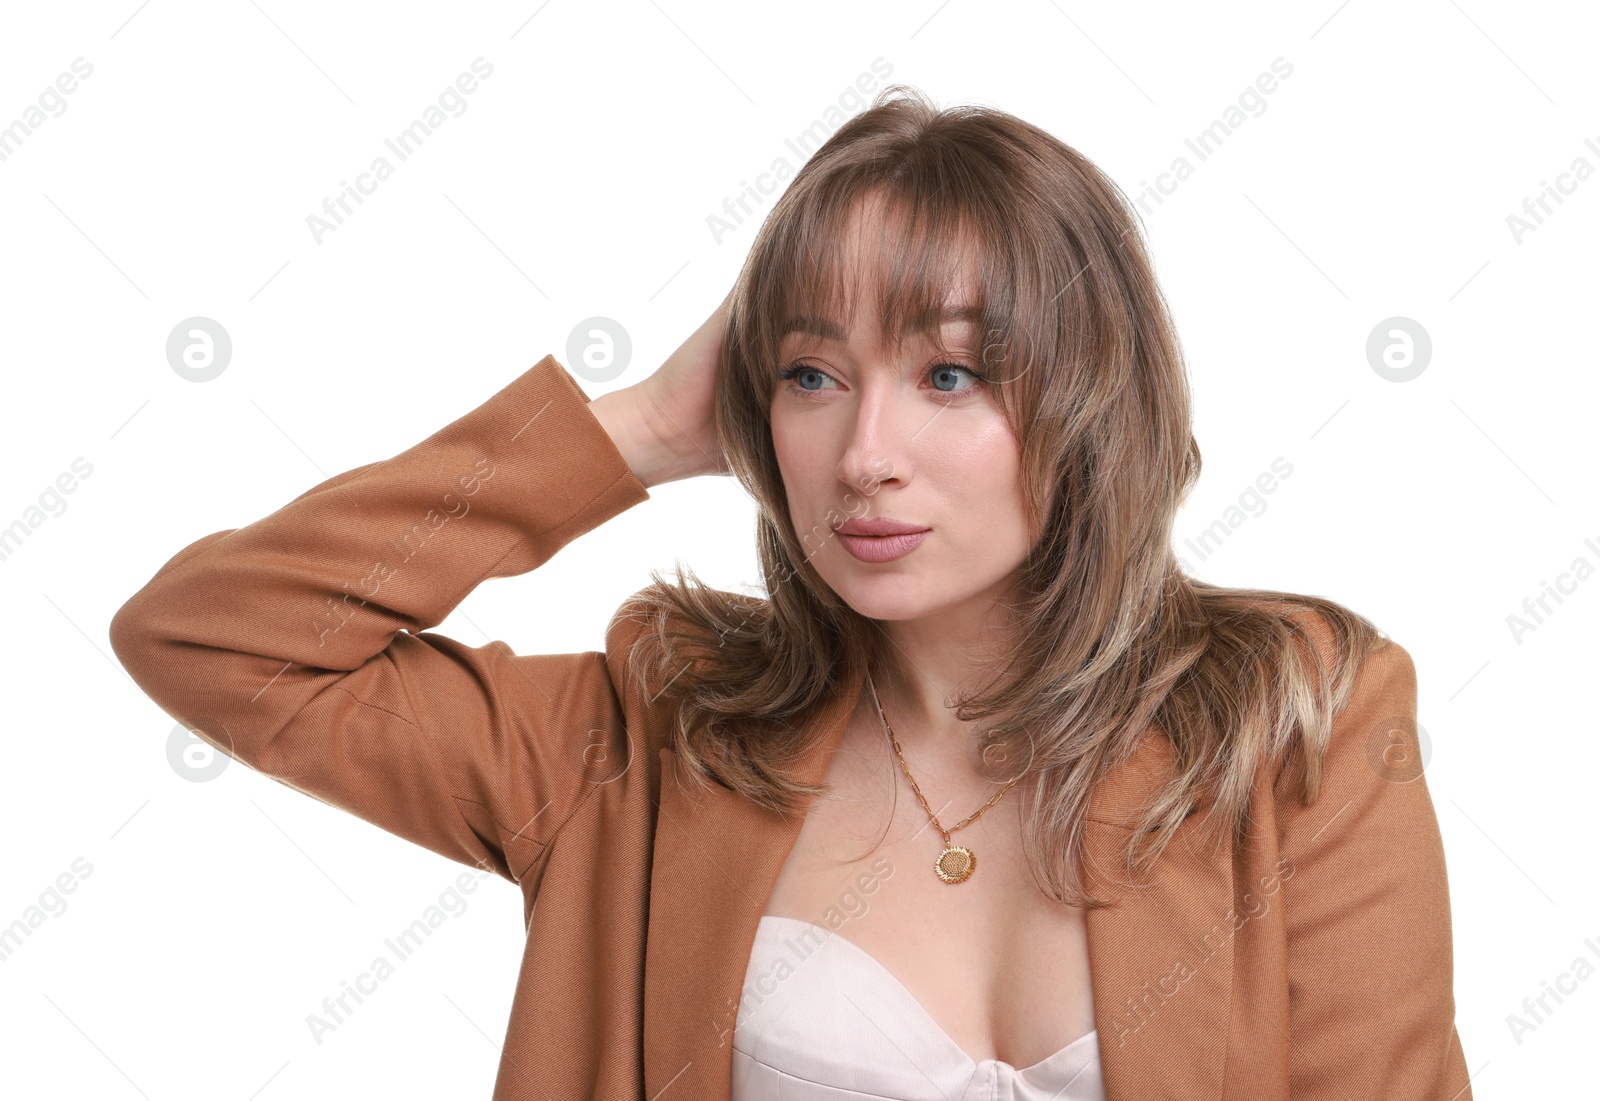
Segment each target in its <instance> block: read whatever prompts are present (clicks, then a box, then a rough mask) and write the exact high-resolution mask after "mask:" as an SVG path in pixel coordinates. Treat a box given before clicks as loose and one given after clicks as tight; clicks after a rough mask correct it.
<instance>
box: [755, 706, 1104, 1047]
mask: <svg viewBox="0 0 1600 1101" xmlns="http://www.w3.org/2000/svg"><path fill="white" fill-rule="evenodd" d="M874 735H876V737H874ZM907 760H908V763H909V764H910V765H911V768H912V775H913V776H915V777H916V780H917V783H918V785H919V786H920V787H921V789H922V793H923V796H924V798H926V799H927V801H928V805H929V806H930V807H932V808H933V812H934V814H936V815H937V816H938V818H939V821H940V822H941V823H942V824H943V825H944V826H945V828H947V829H948V828H949V827H951V826H953V825H955V824H957V823H959V822H960V821H962V819H964V818H966V817H967V816H968V815H970V814H972V813H973V812H974V811H976V810H978V809H979V808H980V807H982V806H983V805H984V804H985V803H986V802H987V801H988V800H989V798H990V797H991V796H992V795H993V794H994V792H995V791H996V790H997V788H996V787H995V786H994V785H992V784H989V783H986V782H984V781H982V780H981V779H980V778H978V777H975V776H972V775H970V770H964V769H962V768H961V767H960V765H959V763H953V764H952V765H951V766H950V767H946V768H940V767H938V765H937V764H936V763H934V762H928V763H927V767H926V775H924V774H923V773H922V772H921V771H919V769H918V764H917V759H916V758H913V757H912V755H911V753H910V752H907ZM824 781H825V783H827V784H828V785H829V787H830V788H831V789H832V790H833V794H832V795H831V796H829V797H826V798H819V799H817V800H815V801H814V802H813V803H812V806H811V810H810V812H809V813H808V815H807V817H806V820H805V823H804V825H803V826H802V828H801V831H800V835H799V838H798V840H797V841H796V843H795V846H794V848H793V850H792V851H791V852H790V853H789V856H788V858H787V860H786V861H785V863H784V865H783V867H782V870H781V871H780V873H779V875H778V879H777V881H776V884H775V886H774V888H773V891H772V894H771V896H770V898H769V900H768V902H767V905H766V909H765V913H766V914H771V915H775V916H778V917H787V918H794V919H798V920H801V921H808V922H812V923H814V924H817V925H821V926H824V927H826V928H829V929H832V930H834V932H835V933H836V934H837V935H839V936H842V937H845V938H847V939H848V940H850V941H851V943H853V944H854V945H855V946H856V947H858V948H860V949H861V950H862V951H864V952H866V953H867V954H868V955H869V956H871V957H872V958H873V959H874V960H876V961H877V962H878V964H880V965H881V966H882V967H883V969H885V970H886V971H887V972H889V974H890V975H892V976H893V978H894V979H896V980H898V981H899V983H900V984H902V985H903V986H904V987H905V988H906V990H907V991H908V992H909V993H910V994H911V995H912V996H913V997H915V998H916V1000H917V1001H918V1002H919V1003H920V1004H921V1005H922V1007H923V1009H924V1010H926V1011H927V1013H928V1015H929V1016H930V1017H932V1018H933V1020H934V1021H935V1022H937V1024H938V1025H939V1026H940V1027H941V1028H942V1029H943V1030H944V1032H945V1033H946V1034H947V1035H948V1036H949V1037H950V1038H951V1039H952V1040H954V1041H955V1042H956V1044H958V1045H959V1046H960V1047H961V1048H962V1049H963V1050H964V1051H966V1053H967V1054H968V1055H969V1056H970V1057H971V1058H973V1059H974V1060H981V1059H986V1058H995V1059H1001V1060H1004V1061H1005V1062H1008V1063H1010V1064H1011V1065H1012V1066H1014V1067H1026V1066H1031V1065H1032V1064H1034V1063H1037V1062H1038V1061H1040V1060H1042V1059H1044V1058H1046V1057H1048V1056H1049V1055H1051V1054H1052V1053H1054V1052H1056V1051H1058V1050H1059V1049H1061V1048H1062V1047H1064V1046H1065V1045H1067V1044H1068V1043H1070V1042H1071V1041H1073V1040H1076V1039H1078V1038H1079V1037H1081V1036H1083V1035H1085V1034H1087V1033H1088V1032H1089V1031H1090V1030H1091V1029H1093V1028H1094V1012H1093V998H1092V989H1091V985H1090V971H1089V953H1088V939H1087V935H1086V930H1085V923H1084V917H1083V911H1082V910H1081V909H1079V908H1076V907H1070V906H1066V905H1063V904H1062V903H1060V902H1057V901H1055V900H1053V899H1051V898H1049V897H1047V896H1046V895H1045V894H1044V893H1043V892H1042V891H1041V890H1040V889H1039V887H1038V886H1037V884H1036V883H1035V882H1034V881H1033V876H1032V873H1031V872H1030V870H1029V868H1028V864H1027V860H1026V858H1025V855H1024V852H1023V847H1022V833H1021V818H1022V814H1021V809H1022V801H1021V794H1022V793H1021V792H1020V790H1018V789H1017V788H1013V789H1012V790H1011V791H1010V792H1008V793H1007V794H1006V796H1005V797H1004V798H1002V799H1001V800H1000V801H999V802H997V803H995V804H994V806H992V807H990V808H989V809H988V810H987V811H985V812H984V813H983V814H982V815H981V816H980V817H979V818H978V819H977V820H976V821H975V822H973V823H971V824H969V825H967V826H965V827H963V828H961V829H960V830H957V831H955V832H954V833H953V834H952V835H951V840H952V841H953V842H954V843H955V844H958V845H964V846H966V847H967V848H969V849H971V850H972V851H973V853H974V854H975V856H976V857H977V867H976V869H975V871H974V872H973V874H972V875H971V876H970V877H969V878H968V879H966V880H964V881H963V882H961V883H954V884H952V883H946V882H944V881H943V880H941V879H940V878H939V877H938V875H936V874H935V872H934V862H935V860H936V859H937V857H938V855H939V853H940V851H941V850H942V849H943V847H944V843H943V838H942V837H941V836H940V834H939V832H938V830H936V829H935V828H934V826H933V824H932V823H931V822H930V821H929V818H928V814H927V812H926V811H924V810H923V809H922V806H921V804H920V803H919V802H918V800H917V798H916V796H915V795H914V794H913V793H912V790H911V785H910V784H909V783H908V782H907V780H906V777H905V775H904V773H903V772H902V771H901V767H900V764H899V762H898V760H897V759H896V758H895V757H894V755H893V753H892V751H891V750H890V749H889V747H888V744H887V740H886V739H885V738H884V736H883V733H882V731H881V728H880V729H877V730H873V729H872V728H870V726H868V725H867V723H866V722H865V721H863V720H862V719H861V718H860V717H858V718H857V719H856V720H852V722H851V725H850V728H849V729H848V731H847V733H846V735H845V737H844V738H843V740H842V742H841V744H840V746H839V749H838V751H837V752H835V753H834V755H833V757H832V758H831V760H830V762H829V765H828V769H827V771H826V773H825V775H824Z"/></svg>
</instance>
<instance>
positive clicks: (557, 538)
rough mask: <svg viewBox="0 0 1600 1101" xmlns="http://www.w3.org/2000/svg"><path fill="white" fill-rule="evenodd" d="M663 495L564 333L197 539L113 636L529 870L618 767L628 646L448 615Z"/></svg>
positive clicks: (194, 717)
mask: <svg viewBox="0 0 1600 1101" xmlns="http://www.w3.org/2000/svg"><path fill="white" fill-rule="evenodd" d="M648 497H649V493H648V491H647V490H646V488H645V486H644V485H643V484H642V483H641V482H640V481H639V480H638V479H637V478H636V477H635V476H634V474H633V473H632V471H631V470H630V469H629V468H628V466H627V463H626V462H625V461H624V460H623V458H622V455H621V454H620V453H619V452H618V451H617V449H616V447H615V445H614V444H613V443H612V441H611V438H610V436H609V435H607V434H606V432H605V430H604V429H603V428H602V427H601V426H600V423H599V422H598V421H597V420H596V419H595V417H594V415H593V414H592V413H591V412H590V410H589V408H588V398H587V396H586V395H585V394H584V393H583V391H582V390H581V389H580V388H579V387H578V384H577V382H576V381H575V380H574V379H573V378H572V376H571V375H569V374H568V373H567V371H566V370H565V369H564V368H563V367H562V366H561V365H560V364H559V363H557V361H556V360H555V359H554V357H552V356H546V357H545V358H544V359H542V360H540V361H539V362H538V363H537V364H535V365H534V366H533V367H532V368H530V369H529V370H527V371H526V372H525V373H524V374H522V375H521V376H520V377H518V378H516V379H515V380H514V381H512V382H511V383H510V384H509V385H507V386H506V387H504V388H503V389H502V390H500V391H499V392H498V393H496V394H495V395H494V396H492V397H491V398H489V400H487V401H486V402H484V403H483V404H482V405H480V406H479V407H478V408H476V409H474V410H472V411H471V412H470V413H467V414H466V415H465V416H463V417H461V418H460V419H458V420H456V421H454V422H453V423H451V424H449V425H448V426H446V427H444V428H442V429H440V430H439V431H438V432H436V433H434V434H433V435H431V436H429V437H428V438H427V439H425V440H423V441H422V442H421V443H419V444H417V445H415V446H414V447H411V448H409V449H408V450H405V451H402V452H401V453H400V454H398V455H395V456H394V457H393V458H390V459H386V460H384V461H382V462H378V463H372V464H369V465H366V466H362V467H358V468H356V469H354V470H350V471H347V472H345V473H343V474H340V475H338V476H336V477H334V478H330V479H328V480H327V481H325V482H323V483H321V484H320V485H317V486H314V487H313V488H312V489H310V490H308V491H307V492H305V493H304V494H302V495H301V496H299V497H297V498H295V499H294V500H292V501H290V502H289V503H288V504H286V505H284V506H283V507H282V508H280V509H278V510H277V511H276V512H273V513H272V514H271V515H269V516H266V517H264V518H262V519H260V520H257V521H255V522H254V523H252V524H249V525H248V526H246V527H242V528H238V529H234V530H229V531H221V532H216V533H214V534H211V535H208V536H206V537H204V538H202V539H200V540H198V541H196V542H194V543H191V544H190V545H189V546H187V547H185V548H184V549H183V550H181V551H180V552H178V554H176V555H175V556H173V558H172V559H171V560H170V561H168V562H167V563H166V564H165V565H164V566H162V567H161V569H160V570H159V571H157V573H156V574H155V576H154V577H152V578H151V579H150V581H149V582H148V583H147V584H146V585H145V586H144V587H143V588H142V589H140V590H139V591H138V592H137V593H135V594H134V595H133V597H132V598H131V599H130V600H129V601H128V602H127V603H126V604H125V605H123V606H122V608H121V609H120V610H119V611H118V612H117V614H116V615H115V617H114V618H113V619H112V623H111V644H112V647H113V649H114V650H115V652H116V654H117V657H118V658H119V659H120V660H121V661H122V663H123V665H124V666H125V667H126V668H127V670H128V672H129V674H130V675H131V676H132V677H133V679H134V680H135V682H137V683H138V685H139V686H140V687H141V688H142V689H144V691H145V692H146V693H148V694H149V696H150V697H151V699H153V700H154V701H155V702H156V703H157V704H158V705H159V706H160V707H161V708H162V709H163V710H164V711H166V712H167V713H168V714H170V715H171V716H173V717H174V718H175V719H177V720H178V721H179V722H181V723H183V724H184V725H185V726H187V727H188V728H189V729H190V730H192V731H193V732H194V733H195V734H196V735H197V736H199V737H200V738H201V739H203V740H204V741H206V742H208V743H210V744H211V745H213V746H215V747H216V748H218V749H219V750H221V751H223V752H225V753H227V754H229V755H230V756H231V757H232V758H234V759H235V760H238V761H240V762H242V763H244V764H246V765H248V766H249V767H250V768H253V769H256V770H258V771H260V772H262V773H264V774H266V775H268V776H271V777H272V778H274V779H276V780H278V781H280V782H281V783H284V784H286V785H288V786H289V787H292V788H295V789H297V790H299V791H302V792H304V793H306V794H309V795H312V796H314V797H316V798H317V799H320V800H322V801H323V802H325V803H328V804H330V805H332V806H336V807H339V808H341V809H343V810H346V811H349V812H350V813H352V814H355V815H357V816H359V817H361V818H363V819H365V820H367V821H369V822H372V823H374V824H375V825H378V826H381V827H382V828H384V829H385V830H388V831H390V832H392V833H395V834H398V835H400V836H402V837H405V838H408V839H409V840H411V841H414V842H416V843H417V844H419V845H423V846H426V847H427V848H429V849H432V850H433V851H434V852H437V853H440V854H442V855H444V856H447V857H449V858H451V859H452V860H457V861H461V862H462V863H465V864H473V865H477V866H480V867H484V868H487V869H489V870H492V871H495V872H496V873H498V874H499V875H501V876H503V877H505V878H507V879H511V880H513V881H517V880H519V879H520V877H521V876H522V874H523V873H524V872H525V871H526V870H527V869H528V868H529V867H530V866H531V865H532V864H533V863H534V862H535V861H536V860H537V859H538V857H539V856H540V855H541V854H542V852H543V851H545V849H546V848H547V846H548V845H549V842H550V840H551V839H552V838H553V837H554V836H555V834H556V832H557V831H558V830H559V829H560V828H561V826H562V824H563V823H564V822H566V821H567V819H568V818H569V817H570V816H571V815H572V813H573V812H574V810H575V809H576V808H577V807H578V806H579V804H580V803H581V802H582V800H583V798H584V796H585V795H586V794H587V793H588V792H589V791H591V790H592V789H593V788H594V787H595V786H596V781H597V777H596V775H595V769H594V767H593V757H594V754H595V746H596V745H597V744H602V743H607V740H608V739H621V738H623V737H625V734H624V733H622V730H623V727H622V716H621V707H620V704H619V702H618V697H617V691H616V687H615V685H614V684H613V682H612V678H611V676H610V675H609V672H608V669H607V666H606V659H605V655H604V654H602V653H599V652H595V651H590V652H586V653H576V654H555V655H534V656H525V657H524V656H518V655H516V654H514V653H513V652H512V651H511V650H510V649H509V648H508V647H507V646H506V645H505V644H504V643H502V642H491V643H489V644H488V645H485V646H476V647H474V646H467V645H464V644H462V643H460V642H458V641H456V640H454V639H451V638H448V637H445V636H443V635H439V634H434V633H430V632H428V630H427V629H428V628H430V627H433V626H436V625H437V624H438V623H439V622H440V621H442V620H443V619H444V618H445V617H446V616H448V615H449V614H450V612H451V610H452V609H454V608H455V607H456V606H457V605H458V604H460V603H461V601H462V600H464V599H465V598H466V596H467V594H468V593H470V592H471V591H472V590H473V588H474V587H475V586H477V585H478V584H479V583H480V582H482V581H483V580H484V579H485V578H490V577H508V576H511V575H514V574H519V573H524V572H526V571H528V570H532V569H534V568H536V567H537V566H539V565H541V564H542V563H543V562H545V561H546V560H547V559H549V558H550V557H551V555H553V554H555V553H556V551H558V550H560V549H561V548H562V547H563V546H564V545H566V544H567V543H568V542H570V541H572V540H573V539H575V538H577V537H578V536H579V535H582V534H583V533H584V532H587V531H589V530H590V529H592V528H594V527H596V526H597V525H599V524H600V523H602V522H603V521H605V520H606V519H608V518H610V517H612V516H614V515H616V514H617V513H619V512H622V511H623V510H625V509H627V508H629V507H631V506H632V505H634V504H637V503H639V502H640V501H643V500H645V499H647V498H648ZM609 634H610V632H609V631H608V636H609ZM608 744H610V745H617V744H620V742H619V741H610V742H609V743H608Z"/></svg>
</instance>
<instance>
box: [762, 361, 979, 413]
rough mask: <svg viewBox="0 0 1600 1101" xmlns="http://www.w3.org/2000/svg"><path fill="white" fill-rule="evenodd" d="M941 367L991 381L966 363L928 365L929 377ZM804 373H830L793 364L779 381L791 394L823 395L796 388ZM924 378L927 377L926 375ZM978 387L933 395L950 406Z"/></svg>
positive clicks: (800, 364)
mask: <svg viewBox="0 0 1600 1101" xmlns="http://www.w3.org/2000/svg"><path fill="white" fill-rule="evenodd" d="M941 367H953V368H955V369H956V370H957V371H965V372H966V373H967V374H969V375H971V376H972V377H973V378H974V379H976V380H977V382H978V386H983V385H987V384H988V382H989V380H988V379H987V378H985V377H984V376H983V375H980V374H979V373H978V372H977V371H975V370H974V369H972V368H971V367H968V366H967V365H966V364H964V363H953V362H949V361H941V362H939V363H930V364H929V365H928V370H927V372H926V374H927V375H931V374H933V372H935V371H937V370H938V369H939V368H941ZM802 371H815V372H817V374H819V375H828V372H826V371H824V370H823V369H822V368H820V367H814V366H812V365H811V364H809V363H791V364H789V366H787V367H785V368H784V369H783V371H782V372H780V373H779V375H778V379H779V381H781V382H786V383H788V384H789V385H788V389H789V391H790V393H794V394H801V395H806V396H809V395H811V394H819V393H821V392H822V391H820V390H807V389H805V388H804V387H802V386H796V385H795V384H794V383H793V381H792V380H793V379H794V378H795V377H796V376H798V375H799V374H800V373H801V372H802ZM828 377H829V378H833V376H832V375H828ZM924 377H926V375H925V376H924ZM835 381H838V380H837V379H835ZM978 386H969V387H967V388H966V389H964V390H934V391H933V393H935V394H938V395H942V396H941V397H938V398H936V399H935V400H937V401H942V402H945V403H947V404H948V403H950V402H954V401H960V400H961V399H963V398H964V397H966V396H968V395H969V394H973V393H976V392H977V390H978Z"/></svg>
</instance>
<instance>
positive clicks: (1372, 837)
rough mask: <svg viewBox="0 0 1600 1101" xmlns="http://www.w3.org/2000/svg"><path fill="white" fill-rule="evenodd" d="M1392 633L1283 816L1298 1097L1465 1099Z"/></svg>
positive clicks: (1329, 1100)
mask: <svg viewBox="0 0 1600 1101" xmlns="http://www.w3.org/2000/svg"><path fill="white" fill-rule="evenodd" d="M1416 715H1417V674H1416V667H1415V665H1414V664H1413V662H1412V659H1411V655H1410V654H1409V653H1407V652H1406V650H1405V649H1404V648H1403V647H1401V646H1400V645H1399V644H1398V643H1395V642H1393V641H1392V640H1391V641H1389V642H1387V644H1386V645H1384V646H1383V647H1381V648H1380V649H1378V650H1377V651H1375V652H1374V653H1373V654H1372V655H1371V656H1370V657H1369V658H1368V659H1367V662H1366V665H1365V666H1364V667H1363V669H1362V671H1361V672H1360V674H1359V675H1358V677H1357V680H1356V683H1355V686H1354V688H1353V691H1352V693H1351V695H1350V698H1349V700H1348V702H1347V704H1346V706H1345V708H1344V709H1343V710H1342V711H1341V712H1340V713H1339V714H1338V716H1336V718H1335V720H1334V725H1333V730H1332V737H1331V741H1330V744H1329V748H1328V752H1327V755H1326V758H1325V765H1324V768H1325V772H1324V776H1323V787H1322V790H1321V792H1320V793H1319V795H1318V798H1317V800H1316V802H1315V803H1314V804H1313V805H1312V806H1310V807H1301V806H1300V803H1299V801H1298V799H1297V798H1291V799H1290V800H1289V801H1288V802H1289V810H1288V811H1287V812H1282V811H1280V815H1281V816H1280V822H1279V825H1280V839H1279V845H1280V855H1281V856H1282V857H1283V858H1285V859H1286V860H1287V862H1288V863H1287V865H1285V866H1284V868H1283V875H1284V885H1283V889H1284V891H1285V901H1284V914H1285V920H1286V922H1287V936H1288V965H1289V1032H1290V1035H1289V1048H1290V1090H1289V1094H1290V1096H1291V1097H1294V1098H1295V1099H1296V1101H1345V1099H1346V1098H1350V1097H1384V1098H1390V1099H1393V1101H1424V1099H1426V1101H1469V1099H1470V1098H1471V1096H1472V1093H1471V1089H1470V1087H1469V1086H1468V1083H1467V1069H1466V1062H1465V1058H1464V1056H1463V1053H1462V1049H1461V1040H1460V1038H1459V1036H1458V1034H1457V1032H1456V1027H1455V997H1454V993H1453V986H1452V983H1453V970H1452V969H1453V958H1452V949H1451V930H1450V896H1449V887H1448V883H1447V880H1446V876H1445V859H1444V846H1443V842H1442V840H1441V837H1440V833H1439V823H1438V819H1437V817H1436V816H1435V813H1434V808H1433V802H1432V799H1431V798H1430V796H1429V794H1428V786H1427V781H1426V780H1425V779H1424V777H1423V775H1422V771H1421V768H1420V763H1419V761H1418V759H1417V744H1416V730H1417V727H1416Z"/></svg>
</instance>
